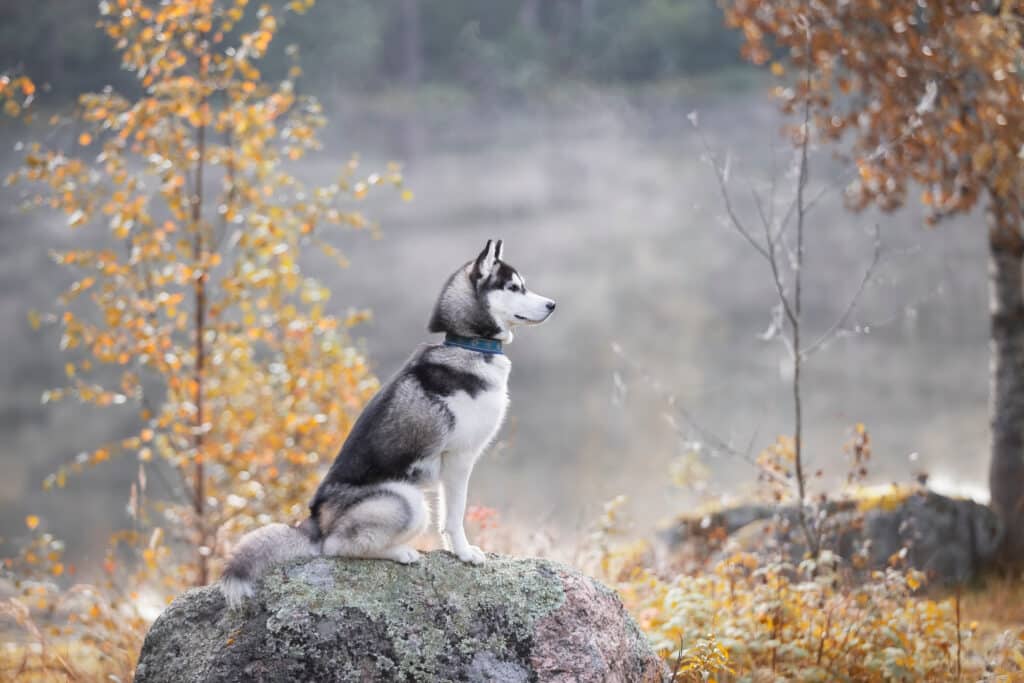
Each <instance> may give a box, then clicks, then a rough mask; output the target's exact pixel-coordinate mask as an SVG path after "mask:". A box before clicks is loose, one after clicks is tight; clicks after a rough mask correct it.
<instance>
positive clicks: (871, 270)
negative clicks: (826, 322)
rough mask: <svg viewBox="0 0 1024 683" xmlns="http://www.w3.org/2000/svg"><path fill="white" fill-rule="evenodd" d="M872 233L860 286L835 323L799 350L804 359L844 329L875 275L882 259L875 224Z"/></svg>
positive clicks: (879, 233) (879, 239)
mask: <svg viewBox="0 0 1024 683" xmlns="http://www.w3.org/2000/svg"><path fill="white" fill-rule="evenodd" d="M874 233H875V234H874V237H875V239H874V248H873V250H872V254H871V262H870V263H869V264H868V266H867V268H865V269H864V275H863V277H861V279H860V284H858V285H857V290H856V291H855V292H854V293H853V296H851V297H850V301H849V302H848V303H847V304H846V308H845V309H844V310H843V313H842V315H840V316H839V317H838V318H836V321H835V322H834V323H832V326H831V327H829V328H828V329H827V330H826V331H825V332H824V333H822V335H821V336H820V337H818V338H817V339H816V340H814V342H812V343H811V344H809V345H808V346H807V347H806V348H804V349H802V350H801V353H803V354H804V357H807V356H809V355H810V354H812V353H814V352H815V351H818V350H820V349H821V348H822V347H823V346H825V345H826V344H828V343H829V342H830V341H832V340H833V339H834V338H835V337H836V335H837V334H839V332H840V331H842V330H843V329H844V328H845V327H846V323H847V322H848V321H849V319H850V316H851V315H853V311H854V309H856V308H857V304H858V303H859V302H860V298H861V295H863V293H864V290H865V288H866V287H867V285H868V283H869V282H870V281H871V278H872V277H873V276H874V274H875V269H876V268H877V267H878V264H879V262H880V261H881V259H882V238H881V231H880V229H879V227H878V224H877V223H876V224H875V231H874Z"/></svg>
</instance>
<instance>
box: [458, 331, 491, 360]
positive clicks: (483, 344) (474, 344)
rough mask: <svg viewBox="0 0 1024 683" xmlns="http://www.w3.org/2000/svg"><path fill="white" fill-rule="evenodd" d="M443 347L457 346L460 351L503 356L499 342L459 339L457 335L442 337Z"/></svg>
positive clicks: (477, 338) (481, 339)
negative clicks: (465, 350) (466, 350)
mask: <svg viewBox="0 0 1024 683" xmlns="http://www.w3.org/2000/svg"><path fill="white" fill-rule="evenodd" d="M444 345H445V346H457V347H459V348H460V349H469V350H470V351H478V352H480V353H490V354H494V355H498V356H500V355H503V352H502V350H501V342H500V341H498V340H497V339H485V338H483V337H460V336H459V335H457V334H452V333H451V332H449V333H448V334H446V335H444Z"/></svg>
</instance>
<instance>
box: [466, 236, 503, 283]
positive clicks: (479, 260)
mask: <svg viewBox="0 0 1024 683" xmlns="http://www.w3.org/2000/svg"><path fill="white" fill-rule="evenodd" d="M500 252H501V240H498V243H497V244H495V243H494V240H487V246H485V247H484V250H483V251H481V252H480V255H479V256H477V257H476V261H475V262H474V263H473V272H472V273H471V274H470V278H471V279H472V280H473V281H474V282H476V281H479V280H485V279H487V276H488V275H490V274H491V271H493V270H494V264H495V263H496V262H497V260H498V254H499V253H500Z"/></svg>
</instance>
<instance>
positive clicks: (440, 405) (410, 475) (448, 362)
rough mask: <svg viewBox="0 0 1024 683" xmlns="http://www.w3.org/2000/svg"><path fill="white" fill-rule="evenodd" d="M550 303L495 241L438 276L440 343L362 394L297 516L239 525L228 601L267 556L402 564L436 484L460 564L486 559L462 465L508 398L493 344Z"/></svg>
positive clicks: (443, 525)
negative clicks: (473, 531)
mask: <svg viewBox="0 0 1024 683" xmlns="http://www.w3.org/2000/svg"><path fill="white" fill-rule="evenodd" d="M554 310H555V302H554V301H552V300H551V299H548V298H546V297H543V296H540V295H539V294H535V293H533V292H531V291H529V290H528V289H527V288H526V281H525V280H524V279H523V277H522V276H521V275H520V274H519V272H518V271H517V270H516V269H515V268H513V267H512V266H510V265H509V264H508V263H506V262H505V261H504V260H502V241H501V240H497V241H494V240H488V241H487V245H486V246H485V247H484V249H483V251H481V252H480V254H479V255H478V256H477V257H476V258H475V259H473V260H472V261H469V262H468V263H466V264H465V265H463V266H462V267H461V268H459V269H458V270H456V271H455V272H454V273H453V274H452V275H451V276H450V277H449V278H448V280H447V282H445V284H444V287H443V288H442V289H441V294H440V296H439V297H438V299H437V304H436V305H435V307H434V311H433V315H432V316H431V318H430V323H429V326H428V330H429V331H430V332H435V333H444V335H445V339H444V342H443V343H441V344H427V345H423V346H421V347H420V348H419V349H418V350H417V351H416V352H415V353H414V354H413V355H412V357H411V358H409V360H408V361H407V362H406V363H405V365H404V366H403V367H402V368H401V369H400V370H399V371H398V373H397V374H396V375H395V376H394V377H392V378H391V380H389V381H388V382H387V383H386V384H385V385H384V386H383V387H382V388H381V389H380V391H379V392H377V394H376V395H375V396H374V397H373V398H372V399H371V400H370V402H369V403H367V405H366V408H365V409H364V410H363V412H362V414H361V415H360V416H359V418H358V419H357V420H356V422H355V424H354V425H353V426H352V430H351V432H350V433H349V435H348V438H347V439H346V440H345V443H344V445H342V447H341V452H340V453H338V456H337V458H335V460H334V462H333V463H332V464H331V467H330V469H329V470H328V472H327V474H326V476H325V477H324V479H323V481H322V482H321V483H320V486H319V487H318V488H317V491H316V494H315V495H314V496H313V500H312V502H311V503H310V505H309V517H308V518H307V519H306V520H305V521H303V522H302V523H301V524H298V525H296V526H288V525H286V524H270V525H268V526H265V527H262V528H260V529H256V530H254V531H251V532H249V533H248V534H246V535H245V536H243V537H242V539H241V540H240V541H239V543H238V546H237V548H236V549H235V550H234V552H233V554H232V555H231V557H230V558H229V560H228V562H227V566H226V568H225V570H224V574H223V576H222V577H221V581H220V586H221V591H222V592H223V594H224V597H225V598H226V599H227V602H228V604H229V605H230V606H232V607H237V606H238V605H240V604H242V602H244V600H245V599H246V598H248V597H251V596H252V595H253V593H254V588H255V581H256V580H257V579H258V578H259V576H260V575H261V574H262V573H263V572H264V571H265V570H266V569H267V568H268V567H269V566H271V565H273V564H276V563H279V562H283V561H286V560H289V559H293V558H299V557H314V556H319V555H326V556H339V557H353V558H376V559H385V560H393V561H395V562H401V563H403V564H408V563H412V562H416V561H417V560H418V559H419V558H420V554H419V553H418V552H417V551H416V550H415V549H414V548H412V547H411V546H410V545H409V543H410V542H411V541H412V540H413V539H414V538H416V536H418V535H419V534H420V533H422V532H423V531H424V530H425V529H426V527H427V525H428V523H429V514H428V510H427V504H426V499H425V496H424V491H430V490H433V489H437V492H438V506H437V527H438V531H439V532H440V534H441V538H442V541H443V543H444V547H445V549H446V550H448V551H450V552H452V553H454V554H455V555H456V556H457V557H458V558H459V559H460V560H462V561H463V562H468V563H471V564H480V563H482V562H483V561H484V560H485V559H486V557H485V555H484V553H483V551H481V550H480V549H479V548H477V547H476V546H474V545H470V542H469V539H467V538H466V531H465V528H464V524H463V519H464V516H465V510H466V492H467V488H468V486H469V478H470V475H471V474H472V472H473V466H474V465H475V464H476V461H477V459H478V458H479V457H480V455H481V453H482V452H483V451H484V449H485V448H486V447H487V445H488V444H489V443H490V442H491V440H492V439H493V438H494V436H495V434H496V433H497V431H498V428H499V427H500V426H501V423H502V421H503V420H504V417H505V410H506V407H507V405H508V391H507V389H508V375H509V370H510V369H511V363H510V361H509V359H508V357H507V356H505V355H504V353H503V352H502V346H503V344H508V343H509V342H511V341H512V337H513V328H515V327H518V326H520V325H538V324H540V323H542V322H544V321H545V320H547V319H548V318H549V317H550V316H551V313H552V312H553V311H554Z"/></svg>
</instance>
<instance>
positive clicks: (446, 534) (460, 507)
mask: <svg viewBox="0 0 1024 683" xmlns="http://www.w3.org/2000/svg"><path fill="white" fill-rule="evenodd" d="M474 460H475V458H471V457H466V456H462V455H456V456H447V457H446V458H445V459H444V460H443V461H442V463H441V498H440V500H441V501H442V506H441V507H443V510H439V511H438V513H439V515H443V520H444V521H443V527H442V528H441V539H442V540H443V541H444V544H445V548H447V549H448V550H451V551H452V552H453V553H455V555H456V556H457V557H458V558H459V559H460V560H462V561H463V562H469V563H471V564H480V563H481V562H483V561H484V560H485V559H487V558H486V556H485V555H484V552H483V551H482V550H480V548H477V547H476V546H475V545H470V544H469V539H467V538H466V528H465V517H466V492H467V491H468V489H469V477H470V475H471V474H472V473H473V461H474ZM438 521H439V522H440V521H441V519H438Z"/></svg>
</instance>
